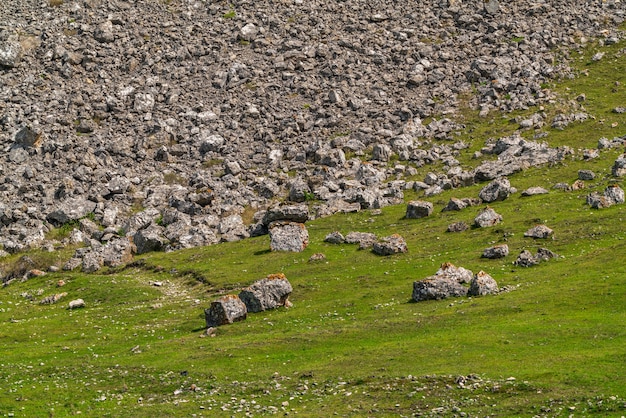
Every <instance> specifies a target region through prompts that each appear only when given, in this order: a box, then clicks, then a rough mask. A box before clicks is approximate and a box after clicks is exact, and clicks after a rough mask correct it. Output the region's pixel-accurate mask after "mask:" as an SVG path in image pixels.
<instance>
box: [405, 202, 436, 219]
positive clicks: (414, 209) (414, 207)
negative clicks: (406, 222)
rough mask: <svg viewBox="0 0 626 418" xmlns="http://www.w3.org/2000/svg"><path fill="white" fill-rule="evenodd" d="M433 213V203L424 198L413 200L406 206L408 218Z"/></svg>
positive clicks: (417, 217)
mask: <svg viewBox="0 0 626 418" xmlns="http://www.w3.org/2000/svg"><path fill="white" fill-rule="evenodd" d="M432 213H433V204H432V203H431V202H426V201H422V200H413V201H411V202H409V203H408V205H407V208H406V215H405V217H406V218H407V219H419V218H425V217H427V216H430V215H431V214H432Z"/></svg>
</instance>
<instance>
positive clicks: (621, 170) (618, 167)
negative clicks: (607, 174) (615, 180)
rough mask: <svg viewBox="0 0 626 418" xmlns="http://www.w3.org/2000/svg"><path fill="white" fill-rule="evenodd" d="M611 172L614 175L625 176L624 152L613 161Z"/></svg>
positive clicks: (625, 155) (625, 162)
mask: <svg viewBox="0 0 626 418" xmlns="http://www.w3.org/2000/svg"><path fill="white" fill-rule="evenodd" d="M611 173H612V174H613V175H614V176H615V177H624V176H626V154H622V155H620V156H619V157H617V159H616V160H615V162H614V163H613V167H612V168H611Z"/></svg>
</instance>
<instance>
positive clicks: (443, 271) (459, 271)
mask: <svg viewBox="0 0 626 418" xmlns="http://www.w3.org/2000/svg"><path fill="white" fill-rule="evenodd" d="M435 275H436V276H446V277H451V278H453V279H454V280H456V281H457V282H459V283H469V282H470V281H471V280H472V278H473V277H474V273H472V271H471V270H468V269H466V268H464V267H457V266H455V265H454V264H452V263H450V262H446V263H443V264H442V265H441V267H439V270H437V272H436V273H435Z"/></svg>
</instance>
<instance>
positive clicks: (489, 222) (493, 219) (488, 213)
mask: <svg viewBox="0 0 626 418" xmlns="http://www.w3.org/2000/svg"><path fill="white" fill-rule="evenodd" d="M500 222H502V215H500V214H498V213H496V211H495V210H493V209H492V208H490V207H489V206H487V207H486V208H484V209H482V210H481V211H480V212H478V215H476V217H475V218H474V225H476V226H477V227H479V228H485V227H489V226H494V225H497V224H499V223H500Z"/></svg>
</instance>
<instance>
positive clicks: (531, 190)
mask: <svg viewBox="0 0 626 418" xmlns="http://www.w3.org/2000/svg"><path fill="white" fill-rule="evenodd" d="M547 193H548V190H546V189H544V188H543V187H529V188H528V189H526V190H524V191H523V192H522V196H524V197H527V196H535V195H538V194H547Z"/></svg>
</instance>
